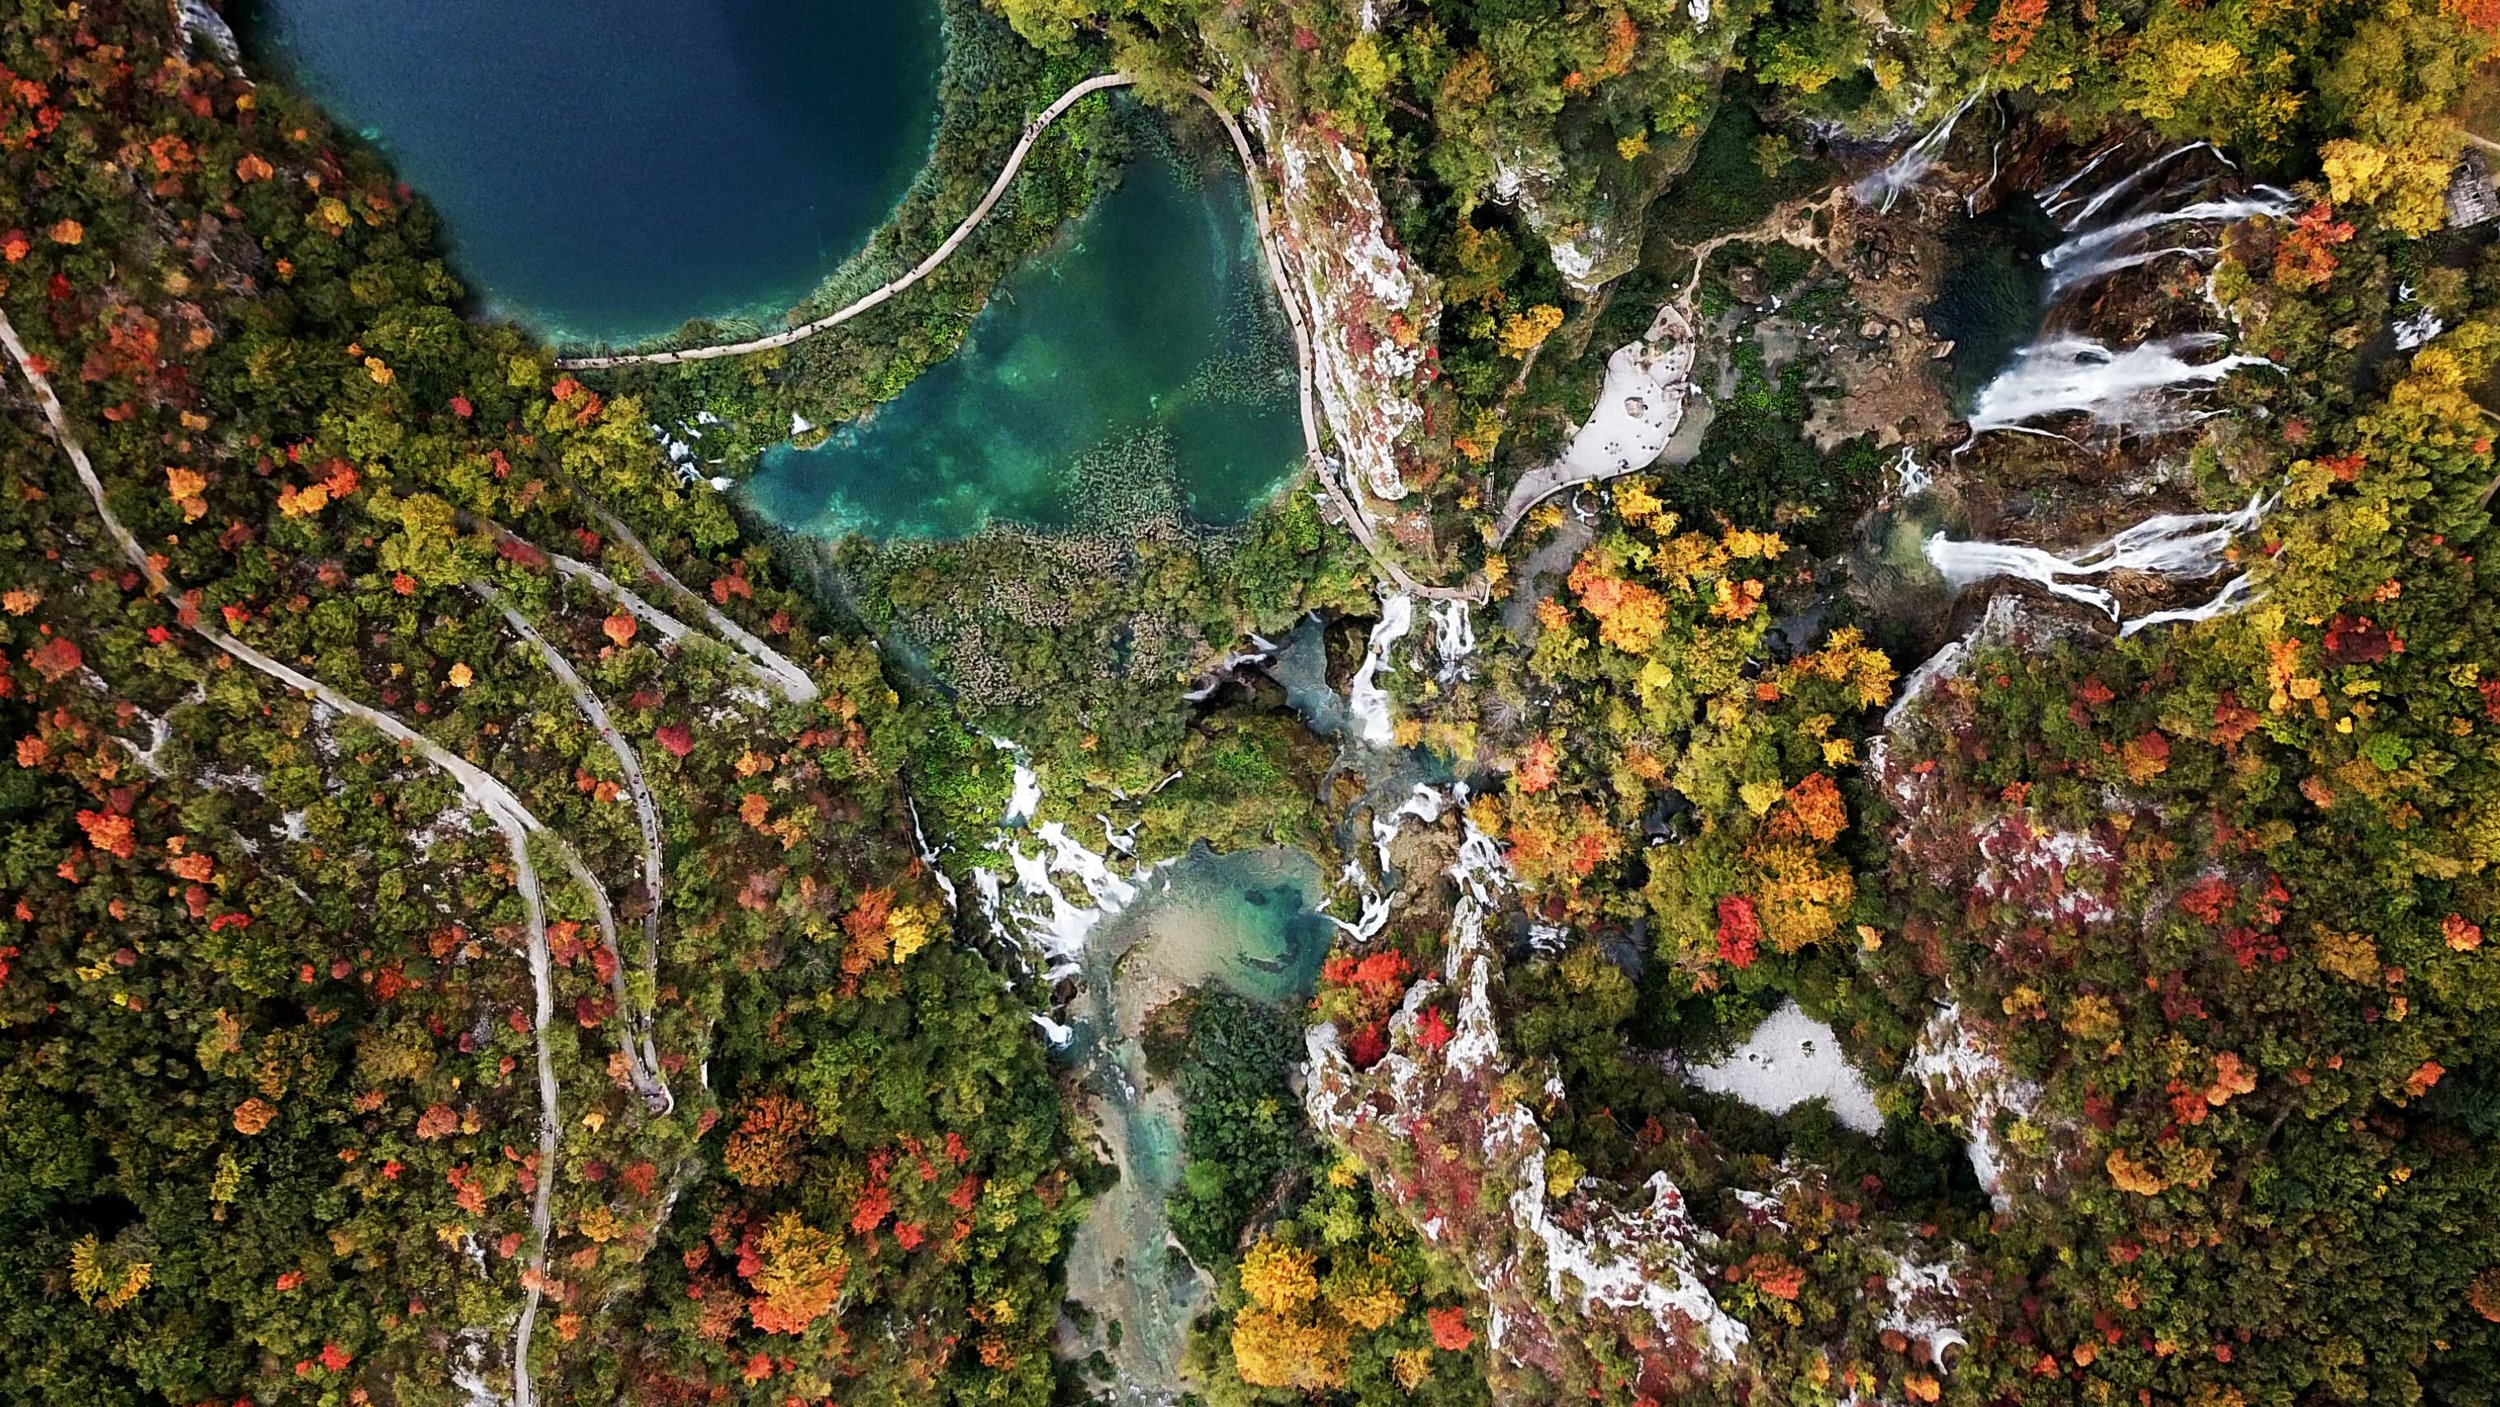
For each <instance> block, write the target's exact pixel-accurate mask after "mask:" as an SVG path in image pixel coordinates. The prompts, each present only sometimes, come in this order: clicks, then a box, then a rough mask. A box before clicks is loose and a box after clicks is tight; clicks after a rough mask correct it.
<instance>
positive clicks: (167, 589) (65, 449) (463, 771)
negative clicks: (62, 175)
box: [0, 312, 607, 1407]
mask: <svg viewBox="0 0 2500 1407" xmlns="http://www.w3.org/2000/svg"><path fill="white" fill-rule="evenodd" d="M0 347H5V348H6V349H7V350H8V353H9V356H10V358H11V359H12V360H14V361H15V362H16V363H17V369H18V372H19V374H20V375H22V376H24V377H25V378H26V384H27V385H28V386H29V387H31V388H32V389H33V390H34V393H35V404H36V405H37V406H38V407H39V408H40V409H41V410H42V411H43V417H44V424H45V428H46V429H47V430H49V431H50V432H51V435H52V439H53V442H54V443H55V444H57V445H59V446H60V447H61V452H62V453H63V454H64V455H67V456H68V457H69V462H70V466H71V467H72V468H73V469H75V470H77V471H78V478H79V482H80V483H81V484H83V485H84V486H85V488H86V490H87V496H88V497H89V498H90V499H92V500H94V502H95V509H96V514H97V516H99V517H101V518H102V519H103V520H104V529H105V531H106V532H107V533H109V534H111V536H112V538H113V541H114V542H115V543H116V544H118V545H119V546H120V547H121V550H122V555H123V556H124V557H127V558H129V559H130V563H131V565H132V566H134V567H136V568H138V569H139V573H140V575H141V576H142V577H144V578H145V579H146V580H147V583H148V585H149V586H150V587H151V588H152V589H153V590H154V591H155V592H156V593H157V594H158V595H160V596H163V597H165V598H167V599H168V600H172V599H177V598H178V597H179V596H180V593H179V592H177V591H175V590H174V586H173V582H172V581H171V580H169V579H168V578H167V577H166V575H165V573H164V572H163V571H162V570H161V569H160V568H158V566H157V565H156V563H155V562H154V561H152V560H150V559H149V557H148V554H147V551H146V549H144V548H142V547H140V545H139V540H138V539H137V538H135V537H133V536H131V533H130V529H129V528H127V527H124V526H123V525H122V520H121V518H120V517H119V516H118V515H116V514H115V513H114V512H113V509H112V506H111V505H110V504H109V503H107V502H106V501H105V497H104V481H103V480H102V479H101V478H99V477H97V475H96V471H95V464H94V462H93V461H91V460H90V459H88V457H87V447H86V445H85V444H84V443H83V442H81V441H80V440H79V438H78V435H77V432H76V431H74V430H72V429H71V428H70V424H69V417H68V415H67V414H66V413H65V412H64V411H63V410H62V408H61V398H60V397H59V396H58V395H56V394H54V392H53V390H52V381H51V378H50V377H48V376H46V375H45V374H44V373H43V372H42V371H41V370H39V369H38V368H37V367H36V365H35V361H34V358H33V357H32V356H31V355H30V354H29V353H28V352H27V350H26V344H25V343H24V342H22V341H20V340H19V339H18V335H17V327H16V325H15V324H14V323H12V322H10V321H9V317H8V314H6V313H4V312H0ZM184 617H188V618H187V619H186V618H184ZM177 619H180V620H181V622H182V624H183V626H184V628H186V629H188V630H189V631H190V632H191V633H192V634H194V635H197V636H199V637H200V638H201V639H203V640H206V641H207V642H208V643H210V644H212V645H214V646H216V647H217V648H218V649H219V650H222V651H224V652H225V653H226V654H228V655H230V656H232V657H233V658H235V659H238V660H241V661H242V662H243V663H244V664H247V665H249V666H251V667H252V668H253V669H255V670H258V671H259V672H261V673H262V674H266V675H268V676H269V677H270V678H272V679H275V680H277V681H278V682H279V683H281V684H284V685H286V686H287V687H288V688H290V689H293V690H295V691H296V692H298V693H301V694H308V695H310V696H312V697H313V698H316V699H319V700H320V701H321V702H322V703H324V704H327V705H329V706H330V707H331V708H334V709H337V710H338V711H339V712H341V713H344V714H346V715H348V716H349V717H351V718H354V719H356V720H357V721H359V722H361V723H363V724H365V725H366V726H367V727H370V728H372V729H374V730H375V731H377V732H379V733H381V734H382V735H383V736H385V737H387V738H389V739H391V740H392V741H393V742H396V743H399V744H401V745H402V746H404V747H407V748H410V749H412V750H413V751H415V752H417V753H419V754H420V755H422V756H423V757H424V758H425V759H426V761H428V762H431V763H433V764H434V765H435V766H437V767H439V768H441V769H442V770H443V771H444V772H446V773H449V774H450V776H451V778H452V780H453V781H454V782H457V783H458V784H459V786H460V790H461V792H462V794H463V795H465V796H467V797H468V799H469V802H470V804H471V805H473V806H475V807H477V808H478V809H479V810H481V811H483V812H485V813H486V815H487V816H488V818H489V819H491V820H492V821H493V822H494V823H495V828H496V829H498V830H500V831H502V832H503V833H504V839H505V840H506V841H507V842H509V845H510V849H511V852H512V866H513V878H514V888H516V889H518V890H519V891H520V894H521V902H522V906H523V908H524V910H525V912H526V913H527V915H528V921H529V922H528V927H529V967H530V986H531V988H532V991H533V1000H532V1006H533V1007H534V1019H533V1023H532V1030H533V1033H534V1037H535V1044H536V1046H537V1048H538V1062H537V1063H538V1104H539V1109H538V1180H537V1186H536V1187H535V1188H534V1189H533V1190H532V1193H531V1197H530V1229H531V1245H530V1253H529V1263H528V1266H527V1270H526V1273H524V1274H523V1275H522V1277H521V1281H522V1291H523V1293H522V1302H521V1316H520V1319H519V1320H518V1321H517V1322H516V1323H515V1325H514V1327H513V1334H512V1399H513V1404H514V1407H535V1403H536V1401H537V1393H536V1384H535V1383H534V1382H533V1381H532V1379H531V1377H530V1371H529V1358H530V1336H531V1330H532V1329H533V1328H534V1327H535V1325H536V1323H537V1320H538V1305H539V1300H540V1298H541V1287H542V1285H543V1284H544V1283H545V1280H546V1274H547V1240H548V1234H549V1229H550V1227H551V1224H552V1199H553V1197H554V1195H555V1180H556V1151H557V1134H556V1130H557V1129H558V1127H559V1126H560V1117H559V1113H558V1109H557V1089H556V1068H555V1056H554V1054H553V1053H552V1052H551V1051H550V1050H549V1048H548V1045H547V1029H548V1027H549V1026H551V1025H552V1024H554V1021H555V983H554V978H553V976H552V975H551V973H550V964H549V960H548V956H547V911H546V903H545V899H544V897H543V895H542V894H541V892H540V888H539V881H538V868H537V866H536V865H535V864H533V863H532V862H531V860H530V853H529V842H530V837H532V836H533V835H538V834H551V832H548V831H547V829H546V827H545V826H544V825H543V824H541V823H540V821H539V819H538V818H537V817H536V816H534V815H532V814H530V811H529V808H528V807H527V806H524V805H523V804H522V803H521V799H520V798H519V797H518V796H515V795H513V793H512V791H511V789H510V788H508V787H506V786H505V785H504V784H503V783H502V782H499V781H497V780H495V778H494V777H493V776H492V775H490V774H489V773H487V772H486V771H485V770H484V769H482V768H480V767H478V766H476V765H475V764H474V763H471V762H470V761H468V760H467V759H466V758H463V757H461V756H459V755H458V754H456V753H453V752H451V751H449V750H448V749H446V748H444V747H443V746H442V745H440V744H438V743H436V742H435V741H434V740H433V739H431V738H428V737H426V736H425V735H424V734H422V733H419V732H417V731H416V730H415V729H413V728H410V727H409V726H408V725H407V724H405V723H402V722H400V721H399V720H398V719H396V718H394V717H392V716H391V715H389V714H387V713H384V712H382V711H381V710H379V709H374V708H368V707H366V706H365V705H363V704H360V703H358V702H356V701H355V700H354V699H351V698H349V697H347V696H346V695H345V694H342V693H340V692H339V691H338V690H336V689H333V688H331V687H330V686H329V685H327V684H324V683H322V682H321V681H320V680H318V679H314V678H312V677H311V676H309V675H306V674H303V673H300V672H298V671H296V670H293V669H290V668H288V667H287V666H285V665H283V664H280V663H279V662H277V661H276V660H273V659H271V658H270V657H269V656H267V655H265V654H262V653H261V652H260V651H258V650H256V649H253V648H252V647H251V646H249V645H246V644H244V643H243V642H242V641H240V640H237V639H236V638H234V637H233V636H231V635H229V634H227V633H226V632H224V631H222V630H218V629H215V628H213V627H211V626H206V625H202V624H200V622H199V619H198V617H197V616H196V615H192V614H191V613H189V612H183V613H179V614H178V616H177ZM567 850H568V852H569V847H567ZM575 877H576V878H577V879H578V880H580V881H581V882H582V883H583V884H584V885H585V886H586V887H587V888H589V889H590V891H591V893H592V895H593V897H594V898H595V899H596V900H597V902H598V903H599V905H600V906H601V907H603V908H604V907H605V906H606V904H607V894H606V892H605V891H603V890H601V889H600V888H599V883H598V881H597V880H596V879H593V878H592V877H591V876H590V875H589V873H588V872H587V871H585V870H580V869H578V868H576V869H575Z"/></svg>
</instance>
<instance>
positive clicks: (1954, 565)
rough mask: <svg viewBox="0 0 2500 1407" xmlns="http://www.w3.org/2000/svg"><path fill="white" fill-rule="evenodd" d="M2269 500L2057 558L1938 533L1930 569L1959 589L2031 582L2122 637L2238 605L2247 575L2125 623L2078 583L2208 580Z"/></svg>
mask: <svg viewBox="0 0 2500 1407" xmlns="http://www.w3.org/2000/svg"><path fill="white" fill-rule="evenodd" d="M2272 506H2273V502H2272V500H2270V499H2266V498H2263V497H2254V498H2251V499H2249V501H2248V504H2247V506H2246V507H2244V508H2240V509H2238V510H2237V511H2235V512H2230V513H2160V514H2156V515H2154V516H2153V517H2150V518H2147V519H2145V520H2144V521H2143V522H2140V523H2137V524H2135V525H2134V526H2132V527H2128V528H2123V529H2121V530H2119V531H2118V532H2116V533H2113V534H2111V535H2110V536H2109V537H2106V538H2104V539H2102V540H2101V541H2099V542H2096V543H2094V544H2092V545H2091V546H2090V547H2086V548H2084V549H2083V550H2082V551H2080V552H2077V553H2076V554H2075V555H2074V556H2072V557H2061V556H2059V555H2058V554H2056V553H2054V552H2050V551H2047V550H2045V549H2042V548H2038V547H2025V546H2022V545H2020V544H2016V543H2003V542H1961V541H1957V540H1955V539H1953V538H1949V537H1947V536H1945V535H1944V534H1943V533H1937V534H1935V535H1934V536H1932V537H1930V538H1928V539H1927V544H1926V553H1927V560H1928V563H1929V564H1930V565H1932V566H1934V567H1935V569H1936V570H1937V572H1938V573H1940V574H1941V575H1942V576H1943V577H1944V579H1945V582H1946V583H1947V584H1948V585H1951V586H1953V587H1956V588H1960V587H1964V586H1969V585H1971V584H1973V583H1975V582H1981V581H1987V580H1991V579H1993V578H1997V577H2013V578H2015V579H2017V580H2021V581H2028V582H2031V583H2033V584H2035V585H2037V586H2039V587H2040V588H2041V589H2043V590H2045V591H2047V592H2049V593H2050V594H2051V595H2055V596H2060V597H2063V598H2065V599H2066V600H2069V601H2075V602H2080V603H2081V604H2083V605H2086V606H2090V607H2092V608H2093V609H2094V610H2097V611H2099V612H2101V613H2102V614H2104V615H2106V616H2108V617H2109V618H2110V619H2111V620H2113V621H2118V622H2119V623H2120V627H2121V633H2123V634H2127V635H2132V634H2134V633H2135V632H2136V631H2138V630H2141V629H2143V628H2144V627H2146V626H2149V625H2159V624H2164V623H2176V622H2184V621H2196V620H2208V619H2211V618H2212V617H2214V616H2217V615H2221V614H2223V613H2224V612H2226V611H2229V610H2231V609H2234V608H2235V607H2237V606H2239V605H2243V604H2245V603H2246V601H2247V600H2248V599H2249V595H2250V588H2249V585H2248V578H2247V576H2246V575H2245V574H2243V575H2241V576H2240V577H2237V578H2235V579H2234V580H2233V581H2231V582H2230V583H2229V584H2227V585H2225V586H2224V587H2223V589H2222V591H2221V593H2220V594H2218V595H2216V596H2215V597H2214V598H2213V599H2212V600H2211V601H2208V602H2206V603H2205V604H2204V605H2202V606H2194V607H2187V608H2184V609H2178V610H2167V611H2155V612H2153V613H2151V614H2149V615H2145V616H2142V617H2139V618H2138V619H2136V620H2133V621H2129V620H2126V619H2125V617H2124V614H2123V613H2122V611H2121V609H2120V607H2119V603H2118V597H2117V596H2116V595H2115V594H2114V593H2112V592H2110V591H2109V590H2107V589H2105V588H2102V587H2098V586H2088V585H2084V584H2083V580H2085V579H2090V578H2095V577H2102V578H2105V577H2108V576H2110V575H2112V574H2114V573H2118V572H2133V573H2138V574H2141V575H2146V576H2161V577H2169V578H2172V579H2174V580H2178V581H2197V580H2201V579H2204V578H2207V577H2211V576H2213V575H2214V574H2215V573H2217V572H2219V571H2221V570H2222V568H2223V567H2224V566H2225V565H2227V564H2228V562H2229V560H2230V559H2229V556H2228V553H2229V549H2230V546H2231V544H2232V542H2233V541H2235V540H2236V539H2238V538H2240V537H2242V536H2244V535H2246V534H2247V533H2248V532H2249V531H2250V530H2252V529H2254V528H2255V527H2256V526H2257V523H2258V521H2259V520H2260V519H2262V518H2263V517H2264V516H2265V514H2266V510H2267V509H2269V508H2271V507H2272Z"/></svg>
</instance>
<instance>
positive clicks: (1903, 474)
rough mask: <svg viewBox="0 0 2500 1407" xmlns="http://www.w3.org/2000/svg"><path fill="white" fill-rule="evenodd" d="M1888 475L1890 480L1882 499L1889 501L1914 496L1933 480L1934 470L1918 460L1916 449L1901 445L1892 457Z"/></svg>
mask: <svg viewBox="0 0 2500 1407" xmlns="http://www.w3.org/2000/svg"><path fill="white" fill-rule="evenodd" d="M1889 477H1890V478H1891V481H1892V482H1891V485H1890V486H1889V487H1888V488H1886V489H1885V490H1884V499H1885V501H1886V502H1890V503H1902V502H1907V501H1908V500H1910V499H1913V498H1916V497H1918V496H1919V495H1920V494H1922V493H1925V492H1927V490H1928V488H1929V487H1930V486H1931V485H1932V484H1934V482H1935V474H1934V471H1932V470H1930V469H1929V468H1928V467H1927V466H1926V465H1924V464H1921V463H1919V462H1918V451H1917V450H1916V449H1914V448H1912V447H1911V446H1909V445H1903V446H1902V447H1901V453H1900V454H1899V455H1898V456H1896V457H1895V458H1894V459H1893V461H1892V466H1891V471H1890V476H1889Z"/></svg>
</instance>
